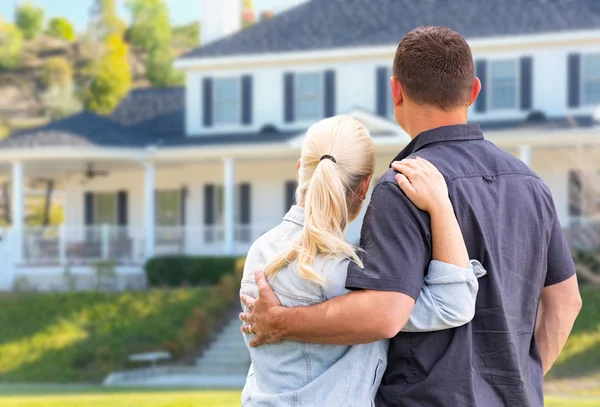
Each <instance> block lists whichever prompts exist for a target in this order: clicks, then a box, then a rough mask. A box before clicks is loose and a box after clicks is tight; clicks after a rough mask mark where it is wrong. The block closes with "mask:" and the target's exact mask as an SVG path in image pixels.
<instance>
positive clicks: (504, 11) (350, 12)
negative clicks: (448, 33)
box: [180, 0, 600, 59]
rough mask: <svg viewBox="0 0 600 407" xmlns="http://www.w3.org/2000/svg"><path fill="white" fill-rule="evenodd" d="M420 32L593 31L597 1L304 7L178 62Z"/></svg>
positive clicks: (598, 21)
mask: <svg viewBox="0 0 600 407" xmlns="http://www.w3.org/2000/svg"><path fill="white" fill-rule="evenodd" d="M421 25H443V26H447V27H450V28H452V29H454V30H456V31H458V32H460V33H461V34H462V35H463V36H465V37H466V38H482V37H495V36H506V35H520V34H537V33H549V32H563V31H575V30H584V29H598V28H600V1H599V0H502V1H496V0H477V1H472V0H418V1H415V0H310V1H308V2H307V3H304V4H301V5H299V6H297V7H295V8H293V9H291V10H288V11H286V12H284V13H282V14H279V15H277V16H275V17H274V18H273V19H271V20H267V21H264V22H261V23H259V24H256V25H254V26H252V27H250V28H247V29H244V30H242V31H239V32H237V33H235V34H233V35H230V36H228V37H225V38H222V39H220V40H218V41H215V42H213V43H211V44H208V45H206V46H204V47H200V48H197V49H195V50H193V51H191V52H189V53H187V54H185V55H183V56H182V57H180V59H189V58H211V57H220V56H233V55H250V54H261V53H281V52H292V51H311V50H320V49H331V48H345V47H365V46H377V45H396V44H398V42H399V41H400V39H401V38H402V37H403V36H404V35H405V34H406V33H407V32H409V31H411V30H412V29H414V28H416V27H418V26H421Z"/></svg>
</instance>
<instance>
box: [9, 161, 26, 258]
mask: <svg viewBox="0 0 600 407" xmlns="http://www.w3.org/2000/svg"><path fill="white" fill-rule="evenodd" d="M24 187H25V180H24V179H23V163H21V162H19V161H15V162H14V163H13V165H12V208H11V209H12V210H11V212H12V213H11V216H12V232H13V234H14V235H13V238H14V242H15V251H14V261H15V263H20V262H22V261H23V229H24V222H25V212H24V210H25V206H24V201H25V197H24Z"/></svg>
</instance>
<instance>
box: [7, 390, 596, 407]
mask: <svg viewBox="0 0 600 407" xmlns="http://www.w3.org/2000/svg"><path fill="white" fill-rule="evenodd" d="M240 393H241V391H240V390H225V391H218V390H215V391H198V390H147V389H113V388H110V389H107V388H103V387H74V386H63V387H60V386H51V387H31V386H27V387H23V386H20V387H0V405H1V406H2V407H239V405H240ZM546 405H547V406H548V407H600V399H597V400H594V399H583V398H581V399H579V398H574V399H569V398H553V397H550V398H548V399H547V403H546Z"/></svg>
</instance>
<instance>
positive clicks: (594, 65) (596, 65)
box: [581, 54, 600, 105]
mask: <svg viewBox="0 0 600 407" xmlns="http://www.w3.org/2000/svg"><path fill="white" fill-rule="evenodd" d="M582 74H583V75H582V81H581V82H582V83H581V86H582V92H583V93H582V94H583V104H585V105H598V104H600V54H589V55H584V56H583V69H582Z"/></svg>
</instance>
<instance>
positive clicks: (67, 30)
mask: <svg viewBox="0 0 600 407" xmlns="http://www.w3.org/2000/svg"><path fill="white" fill-rule="evenodd" d="M46 33H47V34H48V35H49V36H51V37H54V38H60V39H62V40H65V41H75V40H76V39H77V34H76V33H75V27H73V24H71V22H70V21H69V20H67V19H66V18H64V17H55V18H52V19H51V20H50V21H49V22H48V28H47V29H46Z"/></svg>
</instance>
